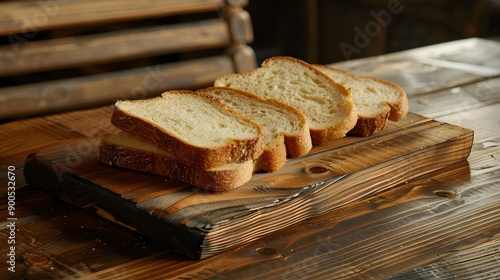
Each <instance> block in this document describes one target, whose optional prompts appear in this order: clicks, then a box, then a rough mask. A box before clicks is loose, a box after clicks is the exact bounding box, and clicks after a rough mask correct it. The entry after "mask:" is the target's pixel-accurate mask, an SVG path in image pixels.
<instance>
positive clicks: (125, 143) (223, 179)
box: [98, 131, 253, 191]
mask: <svg viewBox="0 0 500 280" xmlns="http://www.w3.org/2000/svg"><path fill="white" fill-rule="evenodd" d="M98 159H99V160H100V161H101V162H103V163H105V164H108V165H112V166H118V167H123V168H127V169H133V170H138V171H142V172H147V173H151V174H156V175H160V176H167V177H170V178H172V179H176V180H179V181H182V182H186V183H188V184H192V185H194V186H196V187H199V188H203V189H207V190H211V191H226V190H230V189H234V188H236V187H239V186H241V185H243V184H244V183H246V182H248V181H249V180H250V179H251V178H252V173H253V161H252V160H248V161H245V162H242V163H228V164H225V165H223V166H220V167H216V168H212V169H202V168H199V167H198V166H195V165H192V164H188V163H186V162H184V161H181V160H179V159H178V158H176V157H175V156H173V155H172V154H170V153H168V152H165V151H163V150H161V149H160V148H158V147H156V146H154V145H152V144H150V143H148V142H146V141H144V140H142V139H140V138H137V137H135V136H132V135H130V134H128V133H126V132H123V131H122V132H119V133H116V134H108V135H105V136H103V137H102V138H101V142H100V145H99V149H98Z"/></svg>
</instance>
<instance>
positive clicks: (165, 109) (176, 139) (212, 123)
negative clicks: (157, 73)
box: [111, 90, 263, 169]
mask: <svg viewBox="0 0 500 280" xmlns="http://www.w3.org/2000/svg"><path fill="white" fill-rule="evenodd" d="M111 123H112V124H113V125H115V126H116V127H118V128H120V129H122V130H124V131H126V132H128V133H130V134H132V135H135V136H137V137H140V138H142V139H143V140H145V141H147V142H150V143H151V144H153V145H155V146H157V147H159V148H161V149H163V150H165V151H166V152H169V153H171V154H172V155H174V156H175V157H176V158H178V159H179V160H182V161H184V162H187V163H190V164H194V165H195V166H198V167H199V168H202V169H210V168H214V167H218V166H222V165H224V164H227V163H231V162H243V161H247V160H252V159H256V158H258V157H259V156H260V155H261V154H262V140H263V130H262V128H261V127H260V126H259V125H258V124H256V123H255V122H254V121H252V120H250V119H248V118H246V117H244V116H242V115H240V114H237V113H235V112H233V111H230V110H229V109H227V108H226V107H225V106H224V105H223V104H222V103H221V102H220V101H219V100H217V99H215V98H210V97H208V96H205V95H202V94H199V93H196V92H192V91H187V90H183V91H180V90H176V91H167V92H165V93H163V95H162V96H161V97H156V98H151V99H143V100H127V101H118V102H116V104H115V108H114V111H113V114H112V117H111Z"/></svg>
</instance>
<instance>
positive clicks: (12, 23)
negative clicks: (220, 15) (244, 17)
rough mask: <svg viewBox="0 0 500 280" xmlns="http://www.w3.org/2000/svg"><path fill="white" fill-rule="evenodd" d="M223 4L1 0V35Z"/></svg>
mask: <svg viewBox="0 0 500 280" xmlns="http://www.w3.org/2000/svg"><path fill="white" fill-rule="evenodd" d="M222 3H223V1H222V0H183V1H177V0H145V1H135V0H120V1H115V0H94V1H88V0H71V1H69V0H54V1H38V0H28V1H6V2H0V35H12V36H13V33H18V34H20V35H19V36H21V37H22V38H24V39H26V40H28V41H29V39H30V37H29V36H32V35H33V33H36V32H38V31H41V30H47V29H51V28H58V27H70V26H77V25H85V24H104V23H109V22H113V21H120V20H135V19H144V18H150V17H164V16H171V15H178V14H185V13H196V12H205V11H216V10H218V9H219V8H220V6H221V5H222ZM22 38H20V39H19V38H17V40H22ZM11 39H12V40H16V38H14V37H11Z"/></svg>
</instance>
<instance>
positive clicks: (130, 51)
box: [0, 19, 230, 76]
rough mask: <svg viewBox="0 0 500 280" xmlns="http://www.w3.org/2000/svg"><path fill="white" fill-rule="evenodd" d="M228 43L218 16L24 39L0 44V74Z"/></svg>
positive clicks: (144, 55)
mask: <svg viewBox="0 0 500 280" xmlns="http://www.w3.org/2000/svg"><path fill="white" fill-rule="evenodd" d="M229 43H230V39H229V35H228V31H227V26H226V24H225V23H224V21H222V20H220V19H214V20H206V21H197V22H193V23H184V24H177V25H165V26H155V27H145V28H136V29H127V30H122V31H115V32H107V33H99V34H92V35H86V36H79V37H68V38H61V39H53V40H44V41H34V42H27V43H25V44H21V45H20V46H18V47H17V48H13V47H12V46H10V45H7V46H2V47H0V61H2V63H1V64H0V76H12V75H18V74H25V73H29V72H39V71H46V70H53V69H58V68H65V67H79V66H87V65H95V64H99V63H107V62H113V61H116V60H119V59H127V60H129V59H135V58H143V57H151V56H154V55H160V54H161V55H164V54H170V53H174V52H184V51H190V50H198V49H209V48H216V47H222V46H227V45H229Z"/></svg>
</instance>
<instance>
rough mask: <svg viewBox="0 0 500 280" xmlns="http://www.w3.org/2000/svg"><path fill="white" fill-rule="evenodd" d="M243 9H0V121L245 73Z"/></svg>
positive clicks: (232, 2) (199, 2)
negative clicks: (225, 75) (230, 74)
mask: <svg viewBox="0 0 500 280" xmlns="http://www.w3.org/2000/svg"><path fill="white" fill-rule="evenodd" d="M246 2H247V1H245V0H183V1H178V0H149V1H135V0H16V1H14V0H12V1H3V2H0V18H1V19H2V20H0V43H1V45H0V120H2V121H5V120H9V119H15V118H24V117H29V116H33V115H41V114H47V113H53V112H60V111H69V110H73V109H79V108H88V107H92V106H98V105H103V104H111V103H112V102H114V101H115V100H119V99H131V98H145V97H149V96H152V95H155V94H159V93H161V92H163V91H165V90H168V89H196V88H200V87H204V86H207V85H210V84H211V83H212V82H213V80H214V79H215V78H217V77H218V76H220V75H224V74H228V73H234V72H242V71H248V70H251V69H253V68H255V67H256V59H255V54H254V52H253V50H252V49H251V48H250V47H249V46H248V43H250V42H251V41H252V40H253V31H252V27H251V22H250V16H249V14H248V13H247V12H246V11H245V10H244V6H245V5H246V4H247V3H246Z"/></svg>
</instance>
